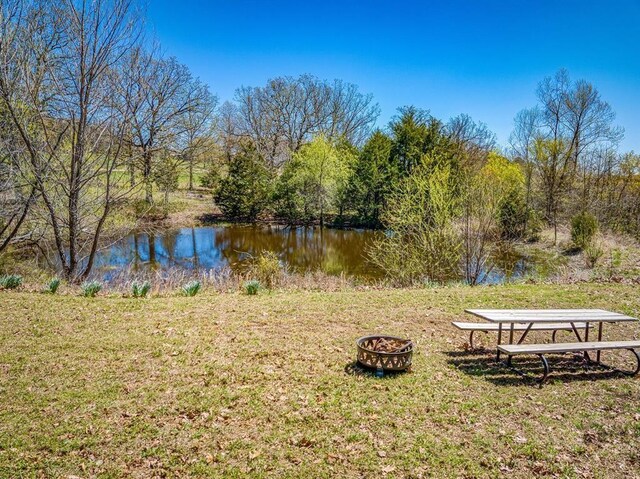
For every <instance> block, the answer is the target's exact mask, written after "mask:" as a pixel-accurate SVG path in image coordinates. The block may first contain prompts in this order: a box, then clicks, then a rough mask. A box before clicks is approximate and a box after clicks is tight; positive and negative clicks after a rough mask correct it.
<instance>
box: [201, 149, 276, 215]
mask: <svg viewBox="0 0 640 479" xmlns="http://www.w3.org/2000/svg"><path fill="white" fill-rule="evenodd" d="M270 195H271V183H270V174H269V171H268V169H267V167H266V165H265V162H264V160H263V158H262V157H261V156H260V155H259V154H258V152H257V151H256V150H255V148H254V147H253V146H251V145H244V146H243V148H241V150H240V151H239V152H238V153H236V154H235V155H234V156H233V157H232V158H231V161H230V163H229V169H228V174H227V176H226V177H225V178H223V179H221V180H220V182H219V184H218V186H217V188H216V190H215V193H214V199H215V201H216V203H217V205H218V206H219V207H220V209H221V210H222V212H223V213H224V215H225V216H227V217H229V218H234V219H244V220H249V221H253V220H255V219H257V217H258V216H259V215H260V213H262V212H263V211H264V210H265V209H266V207H267V206H268V203H269V197H270Z"/></svg>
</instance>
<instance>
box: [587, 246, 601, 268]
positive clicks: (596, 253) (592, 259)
mask: <svg viewBox="0 0 640 479" xmlns="http://www.w3.org/2000/svg"><path fill="white" fill-rule="evenodd" d="M603 254H604V249H602V246H600V245H599V244H598V243H597V242H595V241H592V242H591V243H589V244H588V245H587V246H586V248H585V249H584V259H585V262H586V263H587V268H595V266H596V264H597V263H598V260H599V259H600V258H602V255H603Z"/></svg>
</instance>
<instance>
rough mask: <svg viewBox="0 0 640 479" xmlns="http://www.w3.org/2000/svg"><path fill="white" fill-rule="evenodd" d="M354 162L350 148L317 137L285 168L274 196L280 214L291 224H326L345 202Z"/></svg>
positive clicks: (301, 149)
mask: <svg viewBox="0 0 640 479" xmlns="http://www.w3.org/2000/svg"><path fill="white" fill-rule="evenodd" d="M354 161H355V155H354V154H353V151H352V149H351V148H349V146H348V145H341V146H339V147H338V146H336V145H334V144H333V143H332V142H331V141H329V140H327V139H326V138H324V137H322V136H319V137H316V138H314V140H313V141H311V142H310V143H307V144H306V145H304V146H303V147H302V148H300V150H299V151H298V152H297V153H295V154H294V155H293V157H292V158H291V160H289V161H288V162H287V164H286V165H285V167H284V170H283V172H282V175H281V176H280V178H279V181H278V183H277V186H276V191H275V194H274V203H275V208H276V213H277V214H278V215H279V216H281V217H283V218H286V219H287V220H288V221H289V222H290V223H294V222H310V221H312V220H314V219H318V218H319V219H320V222H323V221H324V216H325V215H326V213H327V211H328V210H329V209H330V208H331V207H337V208H340V206H341V204H342V203H343V201H344V196H345V195H344V192H345V191H346V188H347V184H348V179H349V175H350V169H351V167H352V164H353V162H354Z"/></svg>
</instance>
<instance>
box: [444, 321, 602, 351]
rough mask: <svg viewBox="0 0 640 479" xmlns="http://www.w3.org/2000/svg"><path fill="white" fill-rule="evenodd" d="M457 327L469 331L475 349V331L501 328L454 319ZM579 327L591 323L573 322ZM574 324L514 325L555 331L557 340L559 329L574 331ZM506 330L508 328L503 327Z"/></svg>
mask: <svg viewBox="0 0 640 479" xmlns="http://www.w3.org/2000/svg"><path fill="white" fill-rule="evenodd" d="M451 324H452V325H453V326H455V327H456V328H458V329H460V330H462V331H469V347H470V348H471V349H473V333H475V332H476V331H481V332H483V333H488V332H490V331H498V330H499V329H500V324H499V323H468V322H462V321H453V322H452V323H451ZM573 326H575V327H576V328H578V329H584V328H589V327H591V325H590V324H589V323H582V322H576V323H573ZM573 326H571V324H568V323H534V324H531V325H530V328H529V325H528V324H526V323H515V324H514V325H513V329H514V331H526V330H527V328H529V329H530V330H531V331H553V334H552V335H551V340H552V341H553V342H555V340H556V333H557V332H558V331H573ZM503 329H504V330H506V328H504V327H503Z"/></svg>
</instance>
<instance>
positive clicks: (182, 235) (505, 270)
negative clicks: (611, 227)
mask: <svg viewBox="0 0 640 479" xmlns="http://www.w3.org/2000/svg"><path fill="white" fill-rule="evenodd" d="M381 234H383V233H382V232H380V231H371V230H361V229H346V230H344V229H327V228H319V227H296V228H290V227H282V226H243V225H216V226H205V227H194V228H180V229H175V230H167V231H163V232H161V233H135V234H131V235H129V236H127V237H125V238H123V239H122V240H120V241H118V242H117V243H115V244H113V245H112V246H110V247H109V248H106V249H104V250H102V251H100V252H99V253H98V255H97V258H96V262H95V269H94V275H95V276H98V277H100V278H102V279H103V280H106V281H108V280H109V279H111V278H113V277H114V276H115V275H117V274H118V273H121V272H123V271H126V270H132V271H145V270H158V269H161V270H162V269H167V270H169V269H171V270H175V269H178V270H187V271H204V270H212V269H214V270H215V269H222V268H226V267H229V268H231V269H232V270H233V271H243V270H244V269H245V268H246V267H247V266H248V264H249V262H250V260H251V258H252V257H253V256H257V255H259V254H260V253H261V252H262V251H273V252H275V253H276V254H277V255H278V257H279V258H280V261H281V262H282V263H283V264H285V265H286V266H287V268H288V269H289V270H290V271H295V272H300V273H306V272H313V271H322V272H324V273H327V274H329V275H340V274H344V275H346V276H349V277H353V278H358V279H360V280H362V281H371V280H376V279H380V278H382V277H383V274H382V272H381V271H380V270H379V269H377V268H376V267H375V265H373V264H371V263H370V262H369V261H368V260H367V254H366V250H367V245H368V244H369V243H370V242H371V241H372V240H374V239H375V238H376V237H379V235H381ZM493 264H494V267H493V269H492V270H491V271H490V272H489V273H488V274H487V275H486V278H485V282H487V283H500V282H504V281H505V280H513V279H518V278H521V277H522V276H523V275H525V274H527V273H529V272H531V271H532V269H533V267H534V265H533V264H530V261H528V260H527V258H525V257H524V256H522V255H521V254H518V253H516V252H513V251H508V252H505V253H501V254H500V255H499V256H498V257H496V258H494V259H493Z"/></svg>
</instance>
